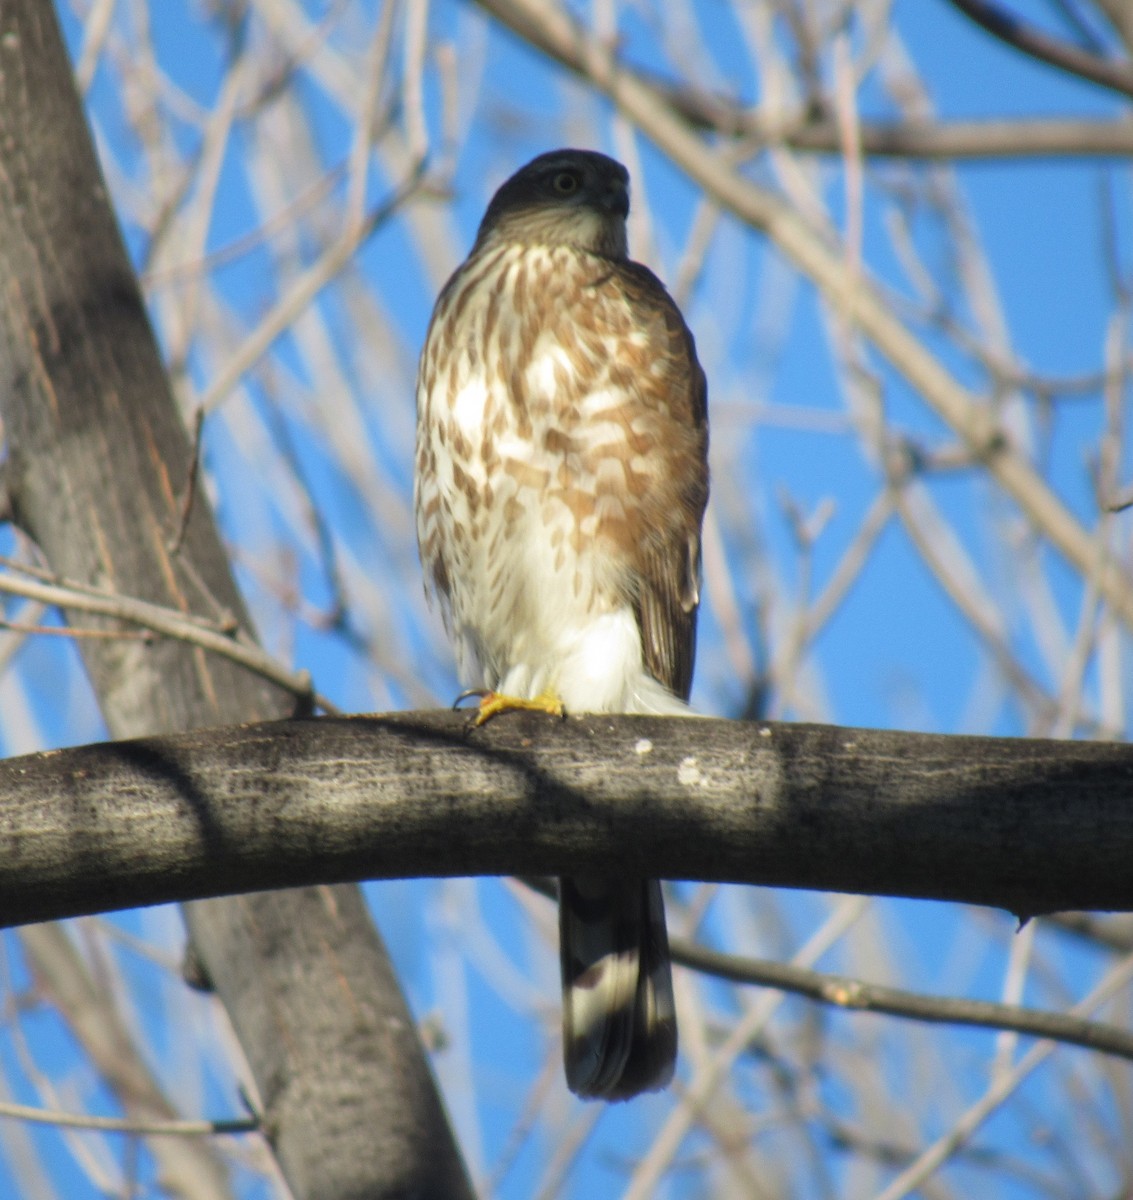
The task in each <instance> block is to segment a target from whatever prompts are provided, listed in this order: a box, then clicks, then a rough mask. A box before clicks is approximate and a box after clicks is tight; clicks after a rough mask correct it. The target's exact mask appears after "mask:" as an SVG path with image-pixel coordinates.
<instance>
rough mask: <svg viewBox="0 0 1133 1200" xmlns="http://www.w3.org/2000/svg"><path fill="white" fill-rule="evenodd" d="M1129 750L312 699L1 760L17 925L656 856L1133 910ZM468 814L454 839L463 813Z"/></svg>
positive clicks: (677, 871) (1, 842) (2, 823)
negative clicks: (181, 728)
mask: <svg viewBox="0 0 1133 1200" xmlns="http://www.w3.org/2000/svg"><path fill="white" fill-rule="evenodd" d="M1131 793H1133V748H1131V747H1128V746H1125V745H1115V744H1109V743H1097V742H1057V741H1039V740H1026V739H1006V738H973V737H944V736H940V735H930V734H912V733H894V732H887V731H877V730H857V729H841V728H837V727H833V726H816V725H774V724H749V723H743V722H735V721H712V720H680V719H677V720H672V719H669V720H664V719H655V718H644V717H640V718H639V717H593V716H591V717H576V718H572V719H571V720H569V721H565V722H557V721H550V720H546V719H542V718H539V717H534V716H525V715H520V714H514V715H509V716H508V717H506V718H504V719H501V720H498V721H496V722H493V723H492V724H491V725H490V726H488V727H487V728H485V729H482V730H474V729H472V728H470V726H469V724H468V720H467V717H465V716H464V715H460V714H451V713H406V714H399V715H391V716H383V717H355V718H322V719H310V720H296V721H283V722H270V723H266V724H260V725H246V726H235V727H226V728H222V729H215V730H206V731H203V732H197V733H190V734H184V735H176V736H170V737H158V738H148V739H143V740H138V741H126V742H114V743H109V744H101V745H94V746H85V747H80V748H78V749H75V750H66V751H56V752H53V753H50V754H38V755H30V756H27V757H24V758H18V759H11V760H9V761H7V762H4V763H2V764H0V914H2V915H3V921H4V923H5V924H15V923H19V922H23V921H30V920H39V919H43V918H45V917H58V916H66V915H71V914H74V913H81V912H91V911H96V910H101V909H108V908H117V907H125V906H132V905H136V904H152V903H155V902H158V901H166V900H173V899H184V898H187V897H201V896H215V895H219V894H222V893H226V892H243V891H250V890H255V889H261V888H277V887H286V886H290V885H295V884H314V883H320V882H332V881H340V880H346V879H363V878H387V877H404V876H418V875H473V874H531V873H548V874H561V873H589V874H597V873H600V872H603V871H609V872H616V873H619V874H621V873H626V872H632V873H640V874H642V875H658V876H662V877H665V878H685V879H708V880H731V881H740V882H748V883H761V884H772V885H778V886H785V887H809V888H822V889H829V890H834V891H846V892H868V893H883V894H891V895H904V896H920V897H927V898H935V899H942V900H960V901H969V902H972V903H978V904H990V905H996V906H999V907H1003V908H1008V909H1011V910H1012V911H1014V912H1016V913H1020V914H1034V913H1039V912H1049V911H1054V910H1057V909H1067V908H1113V909H1133V874H1131V873H1130V871H1129V862H1130V861H1131V860H1133V802H1131V801H1133V795H1131ZM454 829H459V836H455V837H454V834H453V831H454Z"/></svg>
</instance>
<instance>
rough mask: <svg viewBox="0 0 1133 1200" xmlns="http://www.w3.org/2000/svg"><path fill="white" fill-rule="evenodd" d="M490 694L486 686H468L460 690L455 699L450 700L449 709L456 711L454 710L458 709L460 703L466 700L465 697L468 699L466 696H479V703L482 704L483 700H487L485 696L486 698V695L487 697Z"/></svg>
mask: <svg viewBox="0 0 1133 1200" xmlns="http://www.w3.org/2000/svg"><path fill="white" fill-rule="evenodd" d="M491 694H492V693H491V692H490V691H488V689H487V688H468V689H466V690H465V691H463V692H461V693H460V695H459V696H457V698H456V699H455V700H454V701H453V702H452V709H451V711H452V712H456V710H457V709H458V708H459V707H460V706H461V704H462V703H463V702H464V701H465V700H467V699H468V697H469V696H479V697H480V703H481V704H483V702H484V701H485V700H487V698H488V697H489V696H490V695H491Z"/></svg>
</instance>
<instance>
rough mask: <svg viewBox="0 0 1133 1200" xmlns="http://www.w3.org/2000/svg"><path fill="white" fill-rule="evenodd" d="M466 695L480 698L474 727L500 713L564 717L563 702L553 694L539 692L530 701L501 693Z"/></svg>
mask: <svg viewBox="0 0 1133 1200" xmlns="http://www.w3.org/2000/svg"><path fill="white" fill-rule="evenodd" d="M468 694H470V695H477V694H478V695H479V696H480V710H479V712H477V714H476V719H475V720H474V721H473V722H472V724H473V725H476V726H480V725H483V724H485V723H486V722H488V721H490V720H491V719H492V718H493V717H496V716H499V714H500V713H505V712H512V711H521V712H542V713H549V714H550V715H551V716H554V717H565V716H566V710H565V709H564V708H563V702H562V701H561V700H560V699H559V698H558V696H556V695H555V693H554V692H540V693H539V695H538V696H535V697H533V698H532V699H530V700H524V699H522V698H521V697H519V696H505V695H504V694H503V693H502V692H480V693H475V692H473V693H468Z"/></svg>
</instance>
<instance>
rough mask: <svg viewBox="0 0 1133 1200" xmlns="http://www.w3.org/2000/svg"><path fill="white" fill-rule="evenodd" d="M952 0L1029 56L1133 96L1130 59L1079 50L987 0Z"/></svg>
mask: <svg viewBox="0 0 1133 1200" xmlns="http://www.w3.org/2000/svg"><path fill="white" fill-rule="evenodd" d="M949 3H950V4H951V5H952V7H953V8H955V9H957V10H959V11H960V12H962V13H963V14H964V16H966V17H968V18H969V19H970V20H972V21H974V22H975V23H976V24H977V25H979V26H980V28H981V29H986V30H987V32H988V33H990V34H991V35H992V36H993V37H996V38H998V39H999V40H1000V41H1001V42H1003V43H1004V44H1005V45H1008V46H1010V47H1011V48H1012V49H1014V50H1018V51H1020V52H1021V53H1023V54H1025V55H1027V57H1028V58H1034V59H1037V60H1038V61H1039V62H1044V63H1047V64H1048V65H1049V66H1052V67H1057V68H1058V69H1059V70H1060V71H1066V72H1067V73H1068V74H1070V75H1077V76H1078V77H1079V78H1080V79H1085V80H1086V81H1087V82H1089V83H1097V84H1100V85H1101V86H1102V87H1106V88H1110V89H1111V90H1113V91H1115V92H1121V93H1123V94H1124V95H1126V96H1133V66H1130V64H1129V63H1127V62H1112V61H1110V60H1109V59H1105V58H1099V57H1098V55H1096V54H1090V53H1089V52H1088V51H1086V50H1079V49H1078V47H1077V46H1072V45H1070V44H1069V43H1068V42H1063V41H1059V39H1058V38H1054V37H1051V36H1050V35H1049V34H1046V33H1043V31H1042V30H1041V29H1037V28H1036V27H1035V26H1034V25H1028V24H1027V22H1025V21H1021V20H1020V19H1019V18H1018V17H1016V16H1013V15H1012V14H1011V13H1008V12H1004V10H1003V9H1001V8H999V7H998V5H995V4H988V3H986V2H985V0H949Z"/></svg>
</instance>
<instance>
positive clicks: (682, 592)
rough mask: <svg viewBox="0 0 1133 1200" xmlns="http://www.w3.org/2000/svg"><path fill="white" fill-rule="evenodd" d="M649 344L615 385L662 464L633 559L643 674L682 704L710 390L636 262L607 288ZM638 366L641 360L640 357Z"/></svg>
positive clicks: (658, 292)
mask: <svg viewBox="0 0 1133 1200" xmlns="http://www.w3.org/2000/svg"><path fill="white" fill-rule="evenodd" d="M611 283H612V284H615V285H616V286H617V287H618V288H619V289H620V290H621V292H622V294H623V297H624V300H625V302H626V303H627V304H628V305H629V307H630V308H631V310H632V311H633V312H634V314H635V328H636V329H637V330H639V331H640V332H642V333H644V334H645V335H646V337H647V354H648V369H647V370H645V371H642V370H640V368H639V367H638V368H636V369H634V370H633V372H632V377H631V378H627V379H625V380H623V381H622V382H623V385H624V386H627V387H629V388H631V389H632V390H633V391H634V392H635V393H636V394H637V397H638V400H639V402H640V403H642V404H643V405H644V406H646V408H647V409H649V410H650V411H651V412H652V413H653V414H656V415H657V416H658V417H659V426H658V428H659V434H660V436H659V437H658V438H657V439H656V444H655V445H654V446H652V447H651V448H650V450H649V451H648V453H650V454H655V455H658V456H659V457H660V461H659V463H658V464H657V466H658V468H659V470H658V471H657V472H656V474H655V476H654V479H655V482H654V484H653V486H652V488H651V494H650V495H649V497H648V498H647V506H648V509H649V513H648V520H647V522H646V529H647V533H646V535H645V536H644V537H643V538H641V539H640V540H639V542H638V543H637V545H636V546H635V547H634V548H633V550H632V557H633V562H632V567H633V573H634V576H635V591H636V594H635V596H634V606H635V610H636V615H637V623H638V626H639V627H640V629H641V640H642V648H643V650H644V654H645V666H646V670H648V672H649V673H650V675H652V676H653V677H654V678H655V679H657V680H659V681H660V682H661V683H663V684H664V685H665V686H666V687H667V688H669V689H670V690H671V691H672V692H674V693H675V694H676V695H678V696H680V697H681V699H688V693H689V689H690V687H691V686H692V668H693V660H694V658H695V654H696V610H697V605H698V603H699V600H700V527H701V522H702V520H703V518H704V507H705V505H706V503H707V501H708V389H707V384H706V382H705V377H704V372H703V370H702V369H701V366H700V363H699V361H698V360H697V357H696V344H695V342H694V341H693V336H692V333H691V331H690V330H689V328H688V326H687V325H686V324H685V322H684V318H683V317H682V316H681V313H680V310H679V309H678V308H677V306H676V303H675V302H674V301H673V299H672V297H671V296H670V295H669V293H668V292H667V291H666V290H665V286H664V284H662V283H661V281H660V280H659V279H658V278H657V277H656V276H655V275H654V274H653V273H652V272H651V271H650V270H648V269H647V268H646V267H643V266H641V264H639V263H634V262H625V263H620V264H618V270H617V274H616V276H615V277H614V279H612V280H611ZM637 361H638V363H640V358H638V360H637Z"/></svg>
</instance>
